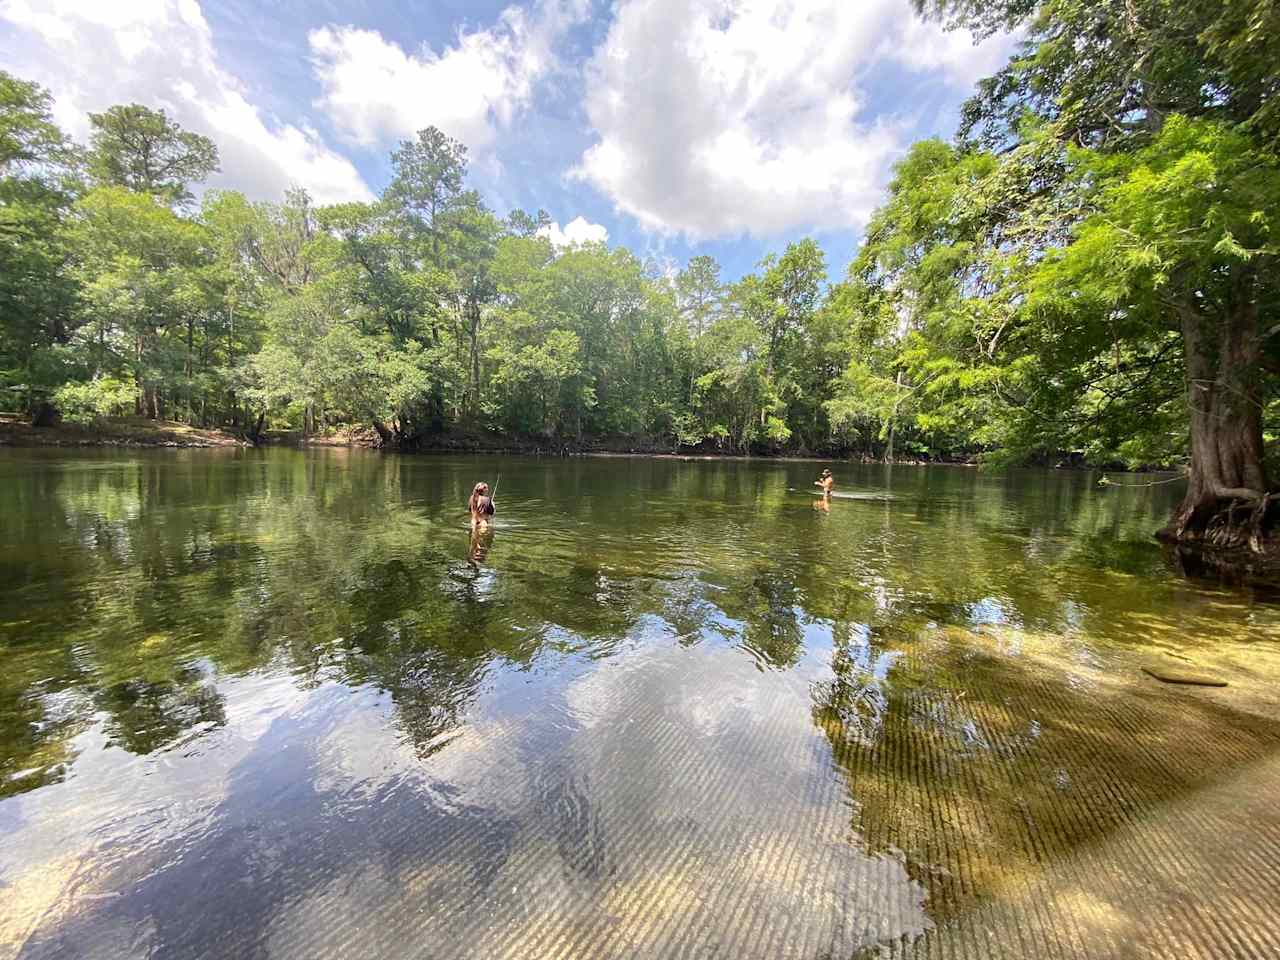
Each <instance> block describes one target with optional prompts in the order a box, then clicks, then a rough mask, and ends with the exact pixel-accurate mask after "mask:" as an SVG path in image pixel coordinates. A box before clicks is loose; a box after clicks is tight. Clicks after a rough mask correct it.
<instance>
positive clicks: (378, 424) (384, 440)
mask: <svg viewBox="0 0 1280 960" xmlns="http://www.w3.org/2000/svg"><path fill="white" fill-rule="evenodd" d="M373 429H375V430H377V431H378V443H379V446H383V447H389V446H391V444H392V441H393V440H394V439H395V437H394V436H393V435H392V433H391V431H390V429H388V428H387V425H386V424H385V423H383V422H382V421H381V420H377V419H375V420H374V421H373Z"/></svg>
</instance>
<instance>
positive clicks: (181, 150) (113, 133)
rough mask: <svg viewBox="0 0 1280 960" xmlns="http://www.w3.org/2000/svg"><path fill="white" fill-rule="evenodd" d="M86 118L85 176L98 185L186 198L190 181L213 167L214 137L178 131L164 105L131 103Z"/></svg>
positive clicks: (171, 200)
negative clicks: (88, 129)
mask: <svg viewBox="0 0 1280 960" xmlns="http://www.w3.org/2000/svg"><path fill="white" fill-rule="evenodd" d="M89 122H90V123H91V124H92V126H93V134H92V135H91V137H90V151H89V175H90V176H91V177H92V178H93V179H94V180H95V181H96V182H97V183H99V184H103V185H108V186H117V187H124V188H125V189H127V190H134V191H137V192H139V193H146V194H149V195H151V196H152V197H154V198H155V199H157V200H159V201H161V202H163V203H167V204H183V203H186V202H188V201H189V200H190V199H191V192H190V190H189V189H188V187H189V186H190V185H191V184H192V183H199V182H200V181H202V180H204V179H206V178H207V177H208V176H209V175H210V174H212V173H216V172H217V170H218V148H217V147H216V146H215V145H214V143H213V141H212V140H210V139H209V138H208V137H204V136H201V135H200V134H198V133H192V132H191V131H189V130H183V129H182V127H180V126H179V125H178V124H176V123H174V122H173V121H172V120H170V119H169V118H168V117H167V116H165V112H164V111H163V110H152V109H150V108H148V107H144V106H142V105H141V104H137V103H130V104H127V105H121V106H115V107H111V108H110V109H109V110H106V111H104V112H102V113H91V114H89Z"/></svg>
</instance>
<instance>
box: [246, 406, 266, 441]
mask: <svg viewBox="0 0 1280 960" xmlns="http://www.w3.org/2000/svg"><path fill="white" fill-rule="evenodd" d="M266 419H267V411H265V410H263V411H261V412H260V413H259V414H258V419H257V420H255V421H254V424H253V429H252V430H250V431H249V442H250V443H252V444H253V445H254V446H255V447H256V446H257V445H258V441H259V440H261V439H262V424H263V421H265V420H266Z"/></svg>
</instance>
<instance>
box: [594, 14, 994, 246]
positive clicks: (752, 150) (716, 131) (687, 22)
mask: <svg viewBox="0 0 1280 960" xmlns="http://www.w3.org/2000/svg"><path fill="white" fill-rule="evenodd" d="M1007 47H1008V41H1007V40H1006V39H1005V38H994V39H993V40H990V41H988V42H986V43H984V44H983V45H981V46H979V47H974V46H973V44H972V42H971V40H970V38H969V37H968V35H966V34H963V33H958V32H957V33H950V34H948V33H945V32H944V31H942V30H941V29H940V28H939V27H937V26H935V25H932V24H925V23H920V22H918V21H916V20H915V19H914V17H913V15H912V13H911V7H910V5H909V4H907V3H904V2H903V0H860V2H856V3H850V2H849V0H812V2H807V3H795V2H793V3H789V4H783V5H779V4H776V3H773V2H769V0H622V2H621V3H620V4H619V6H618V8H617V10H616V15H615V18H614V21H613V23H612V25H611V27H610V29H609V33H608V36H607V37H606V39H605V40H604V42H603V43H602V44H601V46H600V47H599V48H598V49H597V50H596V52H595V54H594V56H593V57H592V59H591V61H590V63H589V64H588V67H587V93H586V100H585V107H586V112H587V116H588V118H589V120H590V122H591V125H592V127H593V128H594V131H595V134H596V136H597V138H598V139H597V142H596V143H595V144H594V145H592V146H591V147H590V148H588V149H587V151H586V152H585V153H584V154H583V155H582V158H581V160H580V162H579V164H578V166H577V167H576V168H575V170H574V171H573V173H572V176H574V177H576V178H578V179H581V180H584V181H586V182H587V183H590V184H591V185H593V186H595V187H596V188H597V189H599V190H600V191H601V192H603V193H604V194H605V195H607V196H608V197H609V198H610V199H611V200H612V201H613V203H614V205H615V206H616V208H617V209H618V210H619V211H621V212H624V213H628V214H630V215H632V216H633V217H635V218H636V219H637V220H638V221H639V222H640V223H641V224H642V225H643V226H644V227H646V228H648V229H650V230H654V231H658V232H662V233H683V234H685V235H687V236H688V237H690V238H692V239H701V238H707V237H713V236H724V235H734V234H742V233H751V234H754V235H757V236H768V235H774V234H778V233H782V232H785V231H787V230H791V229H795V228H816V229H824V228H827V229H836V228H848V227H850V226H856V225H859V224H861V223H862V222H865V220H866V218H867V216H868V215H869V213H870V211H871V210H872V209H873V208H874V206H875V205H876V203H877V202H878V201H879V200H880V199H881V197H882V193H881V191H882V188H883V185H884V183H885V180H886V177H887V173H888V169H889V167H890V165H891V164H892V162H893V160H894V159H895V158H896V157H897V156H899V155H900V153H901V151H902V150H903V149H904V147H905V145H906V142H907V139H908V136H909V131H910V127H911V126H912V124H913V123H914V120H915V118H914V117H913V116H911V113H912V111H914V110H915V109H916V108H917V105H916V104H912V103H907V104H904V105H902V107H901V108H900V109H899V111H898V112H897V113H896V114H895V115H893V116H892V117H888V118H887V117H885V116H883V115H882V116H881V117H880V118H878V119H875V120H869V119H867V114H868V113H869V112H870V111H868V110H867V105H868V99H869V94H868V92H867V91H868V90H869V89H870V81H871V80H872V79H875V77H874V76H873V71H874V70H875V69H876V68H877V67H881V68H896V69H897V70H898V71H902V70H906V71H913V72H925V71H927V72H931V73H934V74H936V75H937V82H938V83H950V84H955V85H960V86H962V87H963V88H968V86H969V85H970V84H971V83H972V81H973V79H975V78H976V76H979V75H981V74H983V73H985V72H989V71H990V70H991V69H992V68H994V67H995V66H996V65H997V64H998V63H999V62H1000V61H1001V60H1002V59H1003V57H1004V55H1005V53H1006V51H1007Z"/></svg>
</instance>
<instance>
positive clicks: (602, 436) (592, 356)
mask: <svg viewBox="0 0 1280 960" xmlns="http://www.w3.org/2000/svg"><path fill="white" fill-rule="evenodd" d="M915 2H916V5H917V7H918V8H919V10H920V12H921V13H922V14H923V15H926V16H932V17H936V18H940V19H942V20H945V21H947V22H949V23H952V24H954V25H956V26H963V27H966V28H968V29H970V30H973V31H975V32H976V33H977V34H978V35H983V34H984V33H988V32H991V31H994V30H997V29H1012V30H1018V31H1020V32H1021V35H1022V36H1023V38H1024V40H1023V42H1022V43H1021V45H1020V47H1019V49H1018V51H1017V53H1015V55H1014V56H1013V57H1012V58H1011V59H1010V61H1009V63H1008V64H1007V66H1006V67H1005V68H1004V69H1002V70H1001V71H999V72H998V73H997V74H996V75H994V76H993V77H990V78H988V79H986V80H984V81H982V82H981V83H980V84H979V86H978V89H977V91H976V93H975V95H974V96H973V97H972V98H971V100H970V101H969V102H968V103H967V104H966V106H965V108H964V111H963V120H962V125H961V129H960V131H959V133H958V135H957V137H956V138H955V139H954V140H952V141H950V142H944V141H941V140H928V141H924V142H922V143H919V144H916V145H915V146H914V147H913V148H912V149H911V151H910V152H909V154H908V155H907V156H906V157H905V158H904V159H903V160H902V161H901V162H900V163H899V165H898V166H897V168H896V171H895V176H894V179H893V181H892V183H891V184H890V187H889V192H888V196H887V199H886V202H885V204H884V205H883V206H882V208H881V209H880V210H879V211H878V212H877V213H876V215H875V216H874V217H873V219H872V221H871V223H870V224H869V226H868V228H867V232H866V240H865V242H864V243H863V244H862V245H861V247H860V248H859V250H858V252H857V256H856V258H855V260H854V262H853V264H852V265H851V267H850V269H849V272H848V275H847V276H846V277H845V278H843V279H842V280H840V282H837V283H835V284H828V283H827V269H826V264H825V262H824V258H823V254H822V251H821V250H820V249H819V247H818V246H817V245H816V244H815V243H813V242H812V241H810V240H804V241H801V242H798V243H793V244H790V245H788V246H787V248H786V249H785V250H784V251H782V252H781V253H779V254H773V255H770V256H767V257H766V258H765V259H764V260H762V261H761V262H760V264H759V265H758V267H757V269H756V270H755V272H753V273H751V274H748V275H747V276H745V277H742V278H741V279H740V280H737V281H736V282H726V281H725V280H724V279H723V278H722V277H721V275H720V269H719V266H718V265H717V264H716V263H715V261H714V260H712V259H711V258H709V257H696V258H694V259H693V260H692V261H691V262H690V263H689V264H688V265H687V266H686V267H685V268H684V269H683V270H682V271H680V272H679V273H678V274H677V275H675V276H669V275H667V274H666V273H664V272H663V271H662V270H660V269H658V268H656V267H655V266H654V265H652V264H646V263H643V262H641V260H639V259H638V258H637V257H636V256H634V255H633V254H632V253H630V252H629V251H627V250H625V249H623V248H617V247H615V248H612V249H610V248H607V247H606V246H604V245H590V244H588V245H582V246H578V247H574V248H570V249H556V248H554V247H553V246H552V244H551V243H550V242H549V240H548V239H547V238H546V236H544V233H545V231H543V230H542V229H541V228H542V227H543V226H545V225H546V224H547V222H548V217H547V216H546V214H545V213H542V212H541V211H540V212H539V213H538V214H537V215H530V214H528V213H525V212H523V211H519V210H517V211H513V212H512V213H511V214H509V215H508V216H507V217H506V218H505V219H503V218H500V217H499V216H498V215H497V214H496V213H494V212H493V211H491V210H489V209H488V208H487V207H486V206H485V204H484V203H483V201H482V200H481V198H480V197H479V195H478V194H477V193H476V192H474V191H472V190H469V189H467V176H466V174H467V153H466V149H465V147H464V146H463V145H461V144H459V143H457V142H455V141H453V140H450V139H449V138H448V137H447V136H445V135H444V134H443V133H441V132H440V131H438V130H436V129H434V128H428V129H426V130H423V131H421V132H420V134H419V135H418V136H417V138H416V139H414V140H411V141H406V142H404V143H402V144H401V145H400V146H399V147H398V148H397V149H396V150H395V151H394V153H393V154H392V157H391V160H392V169H393V175H392V178H391V181H390V183H389V184H388V185H387V187H386V189H385V190H384V191H383V194H382V196H381V197H380V198H379V199H378V200H376V201H374V202H371V203H351V204H339V205H336V206H329V207H317V206H315V205H313V204H312V202H311V200H310V198H309V197H308V196H307V195H306V194H305V193H304V192H302V191H293V192H291V193H289V194H288V195H287V196H286V197H284V198H283V199H282V200H281V201H280V202H279V203H254V202H250V201H248V200H247V199H246V198H244V197H243V196H241V195H239V194H237V193H234V192H222V191H206V192H205V193H204V194H203V196H202V198H201V200H200V203H199V204H198V205H197V204H196V202H195V201H194V199H193V193H192V188H193V186H195V185H196V184H198V183H199V182H200V181H201V180H202V179H203V178H204V177H206V176H207V175H208V174H209V173H210V172H212V171H213V170H215V169H216V168H217V149H216V147H215V145H213V144H212V143H210V142H209V141H208V140H206V139H205V138H203V137H201V136H199V135H198V134H194V133H191V132H188V131H184V130H182V129H180V128H178V127H177V126H176V125H174V124H173V123H172V122H171V121H169V120H168V119H167V118H166V117H165V116H164V115H163V113H159V112H155V111H152V110H148V109H147V108H145V107H141V106H138V105H128V106H120V107H115V108H112V109H111V110H108V111H106V112H105V113H103V114H99V115H94V116H93V117H92V123H93V135H92V137H91V141H90V143H89V144H88V145H87V147H79V146H77V145H75V144H72V143H70V142H69V141H68V140H67V138H66V137H64V136H63V135H62V134H61V133H60V132H59V131H58V130H57V128H56V127H55V126H54V124H53V123H52V121H51V119H50V113H49V106H50V101H49V95H48V94H47V93H46V92H45V91H43V90H41V89H40V88H38V87H36V86H34V85H32V84H27V83H24V82H22V81H20V80H17V79H15V78H12V77H8V76H4V77H3V82H2V90H0V114H2V116H0V174H2V177H0V257H3V263H2V264H0V268H2V269H0V337H2V338H3V339H2V340H0V377H3V386H5V387H7V389H8V390H9V392H10V394H11V395H12V397H13V403H12V404H11V405H12V406H19V407H24V408H26V409H28V410H30V411H31V412H32V413H33V414H34V415H35V416H37V417H38V418H40V417H43V418H50V417H52V416H53V415H54V411H58V412H60V413H61V415H63V416H69V417H80V418H92V417H94V416H101V415H105V414H110V413H113V412H123V411H134V412H137V413H141V414H145V415H147V416H153V417H170V418H179V419H184V420H190V421H192V422H196V423H200V424H206V425H226V426H232V427H235V428H238V429H240V430H242V431H244V432H245V433H246V434H248V435H250V436H254V437H256V436H257V435H258V434H259V432H260V431H261V430H262V429H263V428H264V427H265V426H268V425H270V426H275V427H284V426H291V427H294V428H297V429H301V430H302V431H303V432H304V433H311V432H313V431H317V430H323V429H326V428H328V427H332V426H335V425H344V424H359V425H367V426H369V427H371V428H373V429H374V430H376V431H377V433H378V435H379V436H380V438H381V439H382V441H383V443H385V444H392V445H397V446H399V447H402V448H412V447H414V446H415V445H419V444H422V443H424V442H430V440H431V438H432V437H433V436H435V435H438V434H440V433H441V432H442V431H445V430H450V429H465V430H489V431H497V432H500V433H503V434H506V435H510V436H516V437H522V438H536V439H537V440H538V441H542V440H546V441H549V442H552V443H568V444H578V443H582V442H587V441H593V440H608V441H611V442H615V443H616V442H622V443H627V444H631V445H653V446H662V447H667V448H673V449H674V448H679V447H685V448H701V449H719V450H726V451H733V452H749V451H755V452H770V451H781V450H793V451H810V452H842V453H855V454H856V453H862V454H866V455H871V456H877V457H878V456H885V457H894V456H902V455H913V454H921V453H925V454H932V455H937V454H949V455H958V454H963V455H977V454H981V455H983V456H988V457H995V458H1002V459H1005V460H1026V459H1033V458H1055V459H1056V458H1059V457H1061V456H1063V455H1064V454H1069V455H1073V456H1075V457H1078V458H1080V459H1083V460H1088V461H1090V462H1094V463H1113V462H1123V463H1126V464H1129V465H1139V464H1180V463H1185V464H1187V465H1188V466H1189V472H1190V478H1191V482H1190V484H1189V490H1188V494H1187V499H1186V501H1185V502H1184V504H1183V505H1182V507H1181V508H1180V510H1179V511H1178V513H1177V515H1176V516H1175V518H1174V520H1173V523H1172V524H1171V526H1170V531H1169V532H1170V533H1171V535H1173V536H1175V537H1177V538H1180V539H1187V538H1192V539H1200V538H1208V539H1212V540H1217V541H1220V542H1223V543H1233V544H1234V543H1243V542H1245V541H1250V542H1252V543H1253V545H1254V546H1255V547H1259V546H1260V545H1261V540H1262V539H1263V538H1264V535H1265V533H1266V528H1267V524H1268V517H1267V515H1268V510H1269V507H1270V499H1269V496H1268V495H1269V493H1270V492H1271V486H1270V479H1269V476H1270V475H1271V474H1270V473H1269V471H1268V463H1267V461H1268V459H1269V458H1270V455H1271V453H1272V452H1273V451H1274V445H1273V444H1272V442H1271V437H1272V433H1273V431H1274V428H1275V425H1276V423H1277V419H1278V417H1280V405H1278V404H1277V400H1276V391H1275V387H1276V382H1277V373H1280V347H1278V346H1277V343H1278V340H1277V336H1276V334H1277V331H1280V321H1277V319H1276V306H1277V300H1278V299H1280V281H1278V280H1277V277H1280V270H1277V265H1276V259H1277V252H1278V245H1277V240H1276V238H1275V235H1274V234H1273V233H1272V232H1271V227H1272V225H1273V222H1274V221H1275V219H1276V217H1277V216H1278V215H1280V212H1278V211H1280V153H1278V147H1280V114H1278V113H1277V111H1276V93H1277V90H1276V86H1277V80H1276V73H1275V71H1274V69H1273V64H1274V62H1275V54H1276V49H1275V48H1276V43H1277V41H1276V39H1275V38H1276V37H1277V36H1280V8H1277V7H1276V6H1275V5H1274V4H1273V3H1270V2H1269V0H1227V2H1225V3H1224V2H1215V3H1208V2H1200V0H1194V2H1190V3H1187V2H1178V3H1174V2H1172V0H1102V2H1092V0H1090V2H1085V0H1043V2H1038V3H1037V2H1032V0H1001V2H997V3H976V2H972V0H915ZM1273 472H1274V471H1272V473H1273Z"/></svg>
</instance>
